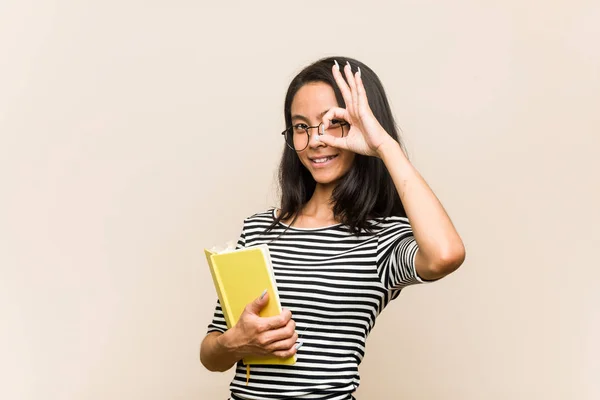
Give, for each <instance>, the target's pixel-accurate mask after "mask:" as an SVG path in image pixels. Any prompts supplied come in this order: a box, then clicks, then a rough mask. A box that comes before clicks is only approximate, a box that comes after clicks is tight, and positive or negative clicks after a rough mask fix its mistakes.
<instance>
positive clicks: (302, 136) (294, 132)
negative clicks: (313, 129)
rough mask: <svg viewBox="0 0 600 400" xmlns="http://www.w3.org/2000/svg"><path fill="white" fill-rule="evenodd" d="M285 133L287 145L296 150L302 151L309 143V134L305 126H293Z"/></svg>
mask: <svg viewBox="0 0 600 400" xmlns="http://www.w3.org/2000/svg"><path fill="white" fill-rule="evenodd" d="M284 135H285V142H286V143H287V145H288V146H289V147H290V148H292V149H294V150H296V151H302V150H304V149H305V148H306V146H307V145H308V135H307V134H306V129H304V128H300V127H294V126H292V127H290V128H288V129H286V130H285V134H284Z"/></svg>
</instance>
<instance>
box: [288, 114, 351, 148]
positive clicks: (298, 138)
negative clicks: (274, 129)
mask: <svg viewBox="0 0 600 400" xmlns="http://www.w3.org/2000/svg"><path fill="white" fill-rule="evenodd" d="M347 125H348V123H347V122H346V121H341V120H339V119H332V120H331V122H330V123H329V128H327V130H324V129H323V123H322V122H321V123H320V124H319V125H317V126H308V125H306V124H296V125H292V126H290V127H289V128H287V129H286V130H285V131H283V132H281V134H282V135H283V137H284V138H285V143H286V144H287V145H288V147H289V148H290V149H292V150H294V151H302V150H304V149H306V148H307V147H308V142H309V140H310V130H311V129H313V128H317V134H318V135H329V136H333V137H343V136H344V126H347Z"/></svg>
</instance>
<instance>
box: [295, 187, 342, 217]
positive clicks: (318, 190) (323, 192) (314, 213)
mask: <svg viewBox="0 0 600 400" xmlns="http://www.w3.org/2000/svg"><path fill="white" fill-rule="evenodd" d="M334 187H335V185H321V184H320V183H317V186H316V187H315V191H314V193H313V195H312V197H311V198H310V200H309V201H308V202H307V203H306V204H305V205H304V207H303V209H302V214H304V215H306V216H311V217H314V218H318V219H322V220H331V221H333V220H334V217H333V204H332V202H331V196H332V194H333V188H334Z"/></svg>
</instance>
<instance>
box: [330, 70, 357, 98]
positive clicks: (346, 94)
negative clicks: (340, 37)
mask: <svg viewBox="0 0 600 400" xmlns="http://www.w3.org/2000/svg"><path fill="white" fill-rule="evenodd" d="M332 71H333V78H334V79H335V82H336V83H337V85H338V87H339V88H340V92H342V97H343V98H344V103H346V108H351V107H352V93H351V91H350V87H349V86H348V84H347V83H346V81H345V80H344V77H343V76H342V73H341V72H340V68H339V66H338V64H337V62H336V63H335V65H334V66H333V68H332Z"/></svg>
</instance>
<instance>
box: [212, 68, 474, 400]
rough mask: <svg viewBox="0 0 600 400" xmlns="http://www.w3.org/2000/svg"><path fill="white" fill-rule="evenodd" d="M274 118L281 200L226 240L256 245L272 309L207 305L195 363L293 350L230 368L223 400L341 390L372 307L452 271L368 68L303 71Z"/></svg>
mask: <svg viewBox="0 0 600 400" xmlns="http://www.w3.org/2000/svg"><path fill="white" fill-rule="evenodd" d="M338 61H339V62H340V63H343V65H344V67H343V73H342V71H341V70H340V66H339V63H338ZM284 114H285V121H286V124H287V127H288V128H287V129H286V130H285V131H284V132H283V135H284V137H285V141H286V146H285V149H284V153H283V157H282V161H281V165H280V174H279V178H280V186H281V191H282V198H281V209H280V210H277V209H272V210H269V211H266V212H262V213H258V214H255V215H253V216H251V217H249V218H247V219H246V220H245V221H244V228H243V231H242V234H241V237H240V239H239V242H238V248H239V247H245V246H253V245H258V244H262V243H266V244H268V246H269V250H270V253H271V257H272V261H273V267H274V270H275V275H276V280H277V285H278V288H279V294H280V299H281V303H282V306H283V307H284V311H283V312H282V313H281V314H280V315H278V316H275V317H269V318H261V317H259V316H258V312H259V311H260V309H261V308H262V307H263V306H264V305H265V304H266V303H267V301H268V296H265V295H264V294H263V295H261V296H258V297H257V299H256V300H255V301H254V302H253V303H251V304H249V305H248V306H247V307H246V309H245V311H244V313H243V314H242V316H241V317H240V320H239V322H238V323H237V324H236V325H235V326H234V327H232V328H231V329H229V330H227V328H226V325H225V320H224V318H223V314H222V312H221V309H220V306H219V305H218V304H217V309H216V311H215V317H214V319H213V322H212V323H211V324H210V325H209V328H208V332H209V333H208V334H207V336H206V337H205V339H204V340H203V342H202V346H201V350H200V358H201V361H202V363H203V364H204V365H205V366H206V367H207V368H208V369H209V370H211V371H225V370H228V369H229V368H231V367H232V366H233V365H234V364H235V363H237V362H238V361H240V360H241V359H242V358H243V357H244V356H246V355H251V354H252V355H266V354H271V355H275V356H277V357H281V358H286V357H290V356H292V355H294V354H295V355H296V357H297V362H296V364H295V365H283V366H282V365H266V366H258V365H257V366H253V367H252V377H251V379H250V380H249V382H246V370H245V368H244V366H243V364H242V363H241V362H240V363H238V366H237V370H236V375H235V377H234V379H233V381H232V383H231V386H230V388H231V398H232V399H283V398H285V399H287V398H306V399H353V397H352V393H353V392H354V391H355V390H356V388H357V387H358V384H359V374H358V365H359V364H360V362H361V360H362V358H363V355H364V348H365V342H366V338H367V336H368V334H369V332H370V331H371V329H372V328H373V326H374V324H375V318H376V317H377V315H379V314H380V313H381V311H382V310H383V309H384V308H385V306H386V305H387V304H388V303H389V302H390V301H391V300H393V299H395V298H396V297H397V296H398V295H399V294H400V291H401V290H402V289H403V288H404V287H406V286H408V285H411V284H416V283H421V282H425V281H433V280H437V279H440V278H442V277H444V276H445V275H447V274H449V273H451V272H452V271H454V270H456V269H457V268H458V267H459V266H460V265H461V264H462V262H463V261H464V258H465V249H464V246H463V243H462V241H461V239H460V237H459V235H458V233H457V232H456V230H455V229H454V227H453V225H452V222H451V221H450V218H449V217H448V215H447V214H446V212H445V211H444V208H443V207H442V205H441V204H440V203H439V201H438V199H437V198H436V196H435V194H434V193H433V192H432V191H431V189H430V188H429V187H428V185H427V183H426V182H425V181H424V180H423V178H422V177H421V176H420V175H419V173H418V172H417V171H416V170H415V168H414V167H413V166H412V165H411V163H410V162H409V160H408V159H407V157H406V156H405V154H404V152H403V150H402V146H401V143H400V140H399V138H398V133H397V131H396V126H395V123H394V119H393V116H392V113H391V110H390V107H389V104H388V101H387V98H386V95H385V92H384V89H383V87H382V85H381V83H380V81H379V79H378V77H377V76H376V75H375V73H374V72H373V71H372V70H371V69H370V68H368V67H367V66H366V65H364V64H362V63H360V62H358V61H356V60H352V59H347V58H343V57H338V58H336V59H334V58H327V59H322V60H319V61H317V62H316V63H314V64H312V65H310V66H308V67H306V68H305V69H304V70H303V71H302V72H300V73H299V74H298V75H297V76H296V77H295V78H294V79H293V80H292V82H291V84H290V87H289V89H288V92H287V96H286V99H285V109H284ZM409 221H410V223H409ZM257 295H258V294H257ZM396 339H398V337H393V338H390V340H396Z"/></svg>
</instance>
